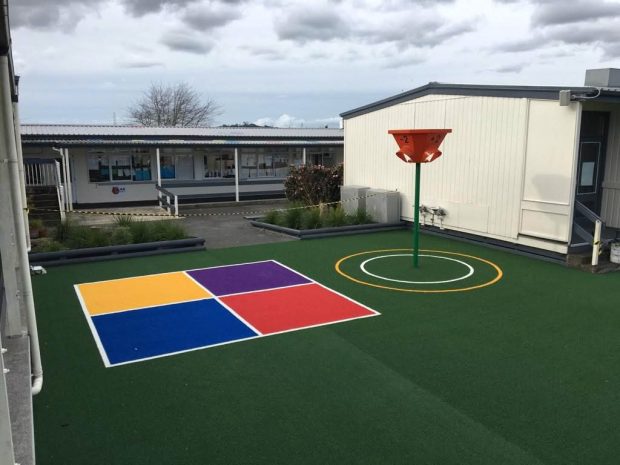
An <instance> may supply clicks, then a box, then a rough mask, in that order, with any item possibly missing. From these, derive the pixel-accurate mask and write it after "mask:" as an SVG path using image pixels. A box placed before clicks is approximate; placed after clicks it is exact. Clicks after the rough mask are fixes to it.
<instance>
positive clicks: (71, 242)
mask: <svg viewBox="0 0 620 465" xmlns="http://www.w3.org/2000/svg"><path fill="white" fill-rule="evenodd" d="M62 243H63V244H65V245H66V246H68V247H69V248H70V249H83V248H88V247H104V246H106V245H110V235H109V234H108V232H107V231H106V230H103V229H98V228H89V227H88V226H79V225H73V226H71V229H70V232H69V234H68V236H67V238H66V239H65V240H64V241H62Z"/></svg>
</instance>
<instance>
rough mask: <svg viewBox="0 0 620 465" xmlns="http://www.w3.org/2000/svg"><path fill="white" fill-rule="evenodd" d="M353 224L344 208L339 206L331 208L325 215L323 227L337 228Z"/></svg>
mask: <svg viewBox="0 0 620 465" xmlns="http://www.w3.org/2000/svg"><path fill="white" fill-rule="evenodd" d="M348 224H351V221H350V217H349V216H348V215H347V214H346V213H345V212H344V210H343V209H342V207H341V206H340V205H338V206H337V207H336V208H329V209H327V211H326V212H325V213H324V214H323V226H324V227H327V228H336V227H338V226H346V225H348Z"/></svg>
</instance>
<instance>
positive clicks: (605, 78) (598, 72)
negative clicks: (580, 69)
mask: <svg viewBox="0 0 620 465" xmlns="http://www.w3.org/2000/svg"><path fill="white" fill-rule="evenodd" d="M585 85H586V86H593V87H620V69H618V68H601V69H587V70H586V80H585Z"/></svg>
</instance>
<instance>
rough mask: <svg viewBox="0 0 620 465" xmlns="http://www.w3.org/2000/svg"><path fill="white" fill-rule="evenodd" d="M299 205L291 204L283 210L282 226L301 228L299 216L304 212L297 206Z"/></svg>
mask: <svg viewBox="0 0 620 465" xmlns="http://www.w3.org/2000/svg"><path fill="white" fill-rule="evenodd" d="M299 207H300V205H293V207H292V208H291V209H289V210H286V211H285V212H284V220H283V223H284V224H283V226H286V227H287V228H291V229H299V228H301V218H302V216H303V214H304V209H303V208H299Z"/></svg>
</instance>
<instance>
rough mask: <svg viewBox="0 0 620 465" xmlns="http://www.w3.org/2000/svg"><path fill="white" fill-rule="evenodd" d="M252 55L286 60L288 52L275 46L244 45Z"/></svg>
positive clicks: (273, 59)
mask: <svg viewBox="0 0 620 465" xmlns="http://www.w3.org/2000/svg"><path fill="white" fill-rule="evenodd" d="M243 49H244V50H247V51H248V52H249V53H250V54H251V55H253V56H255V57H259V58H264V59H266V60H269V61H278V60H284V59H285V58H286V53H284V52H283V51H280V50H278V49H276V48H274V47H243Z"/></svg>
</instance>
